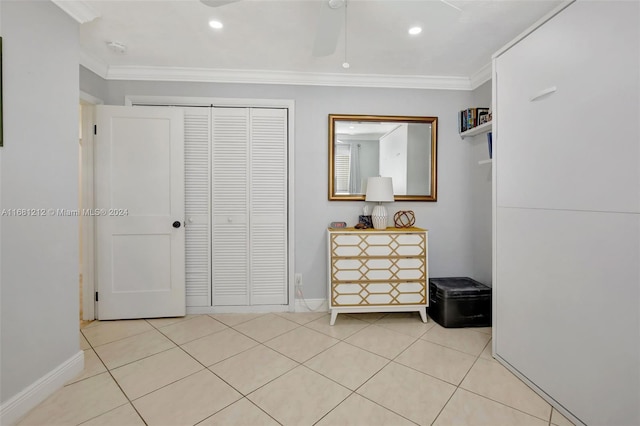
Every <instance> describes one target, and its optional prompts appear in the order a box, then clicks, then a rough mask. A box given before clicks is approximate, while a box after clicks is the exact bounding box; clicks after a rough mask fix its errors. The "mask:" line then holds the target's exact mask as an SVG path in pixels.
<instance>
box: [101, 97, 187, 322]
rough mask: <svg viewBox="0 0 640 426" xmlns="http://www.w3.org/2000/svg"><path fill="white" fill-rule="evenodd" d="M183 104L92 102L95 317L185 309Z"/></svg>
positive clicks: (179, 313) (181, 311)
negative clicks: (94, 118)
mask: <svg viewBox="0 0 640 426" xmlns="http://www.w3.org/2000/svg"><path fill="white" fill-rule="evenodd" d="M183 158H184V152H183V115H182V110H179V109H171V108H152V107H145V108H138V107H136V108H132V107H117V106H98V107H97V136H96V147H95V191H96V192H95V200H96V208H97V210H96V211H97V213H98V215H97V217H96V232H97V238H96V270H97V290H98V292H99V302H98V318H99V319H101V320H103V319H124V318H152V317H165V316H182V315H184V314H185V309H186V305H185V267H184V261H185V257H184V238H185V233H184V226H183V221H184V168H183V167H184V163H183Z"/></svg>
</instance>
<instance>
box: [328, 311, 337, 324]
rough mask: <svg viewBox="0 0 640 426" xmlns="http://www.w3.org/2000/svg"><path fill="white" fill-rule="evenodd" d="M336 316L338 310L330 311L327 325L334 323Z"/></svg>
mask: <svg viewBox="0 0 640 426" xmlns="http://www.w3.org/2000/svg"><path fill="white" fill-rule="evenodd" d="M337 318H338V311H335V310H334V311H331V321H330V322H329V325H334V324H335V323H336V319H337Z"/></svg>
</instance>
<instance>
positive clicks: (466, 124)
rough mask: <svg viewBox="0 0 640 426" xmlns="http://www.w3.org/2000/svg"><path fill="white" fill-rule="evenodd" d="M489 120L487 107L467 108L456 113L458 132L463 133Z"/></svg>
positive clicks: (489, 114)
mask: <svg viewBox="0 0 640 426" xmlns="http://www.w3.org/2000/svg"><path fill="white" fill-rule="evenodd" d="M490 120H491V113H490V110H489V108H487V107H477V108H467V109H464V110H462V111H460V113H459V114H458V132H459V133H463V132H466V131H467V130H470V129H473V128H474V127H476V126H479V125H480V124H483V123H486V122H488V121H490Z"/></svg>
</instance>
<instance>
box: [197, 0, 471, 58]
mask: <svg viewBox="0 0 640 426" xmlns="http://www.w3.org/2000/svg"><path fill="white" fill-rule="evenodd" d="M200 1H201V2H202V3H203V4H205V5H207V6H209V7H220V6H225V5H227V4H230V3H235V2H238V1H241V0H200ZM347 1H349V0H323V1H322V2H321V5H320V6H321V7H320V13H319V16H318V25H317V27H316V36H315V41H314V43H313V56H316V57H321V56H329V55H332V54H333V53H334V52H335V51H336V47H337V45H338V39H339V38H340V32H341V31H342V27H343V26H344V27H346V25H347ZM440 2H441V4H445V5H447V6H449V7H451V8H453V9H456V10H457V11H458V12H461V13H464V12H466V11H465V10H463V9H462V8H461V7H460V6H459V5H457V4H455V3H459V1H458V0H440ZM343 67H345V68H348V67H349V64H348V62H347V60H346V34H345V62H344V63H343Z"/></svg>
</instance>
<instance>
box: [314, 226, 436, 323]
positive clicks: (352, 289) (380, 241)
mask: <svg viewBox="0 0 640 426" xmlns="http://www.w3.org/2000/svg"><path fill="white" fill-rule="evenodd" d="M327 238H328V251H329V253H328V259H329V265H328V276H329V282H328V285H329V309H330V311H331V320H330V324H331V325H333V324H334V323H335V321H336V318H337V316H338V313H341V312H412V311H417V312H419V313H420V317H421V318H422V321H424V322H427V312H426V311H427V306H428V305H429V287H428V285H427V280H428V262H427V251H428V244H427V231H426V230H425V229H421V228H402V229H389V230H385V231H376V230H371V229H363V230H359V229H355V228H346V229H339V230H337V229H329V230H328V235H327Z"/></svg>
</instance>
